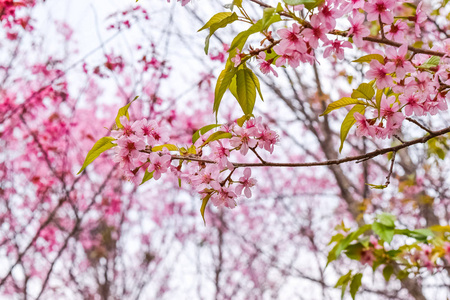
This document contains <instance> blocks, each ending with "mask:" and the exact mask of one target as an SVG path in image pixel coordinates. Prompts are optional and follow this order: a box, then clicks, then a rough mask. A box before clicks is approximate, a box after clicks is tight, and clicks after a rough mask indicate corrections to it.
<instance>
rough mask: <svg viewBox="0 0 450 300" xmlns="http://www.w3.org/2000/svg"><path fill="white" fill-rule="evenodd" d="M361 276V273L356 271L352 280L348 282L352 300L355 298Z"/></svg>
mask: <svg viewBox="0 0 450 300" xmlns="http://www.w3.org/2000/svg"><path fill="white" fill-rule="evenodd" d="M362 276H363V274H361V273H357V274H356V275H355V276H353V279H352V282H351V283H350V295H351V296H352V299H353V300H355V296H356V293H357V292H358V290H359V287H360V286H361V279H362Z"/></svg>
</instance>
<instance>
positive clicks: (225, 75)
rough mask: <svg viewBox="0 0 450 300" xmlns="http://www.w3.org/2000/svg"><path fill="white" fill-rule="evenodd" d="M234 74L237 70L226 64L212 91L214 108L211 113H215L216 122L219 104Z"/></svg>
mask: <svg viewBox="0 0 450 300" xmlns="http://www.w3.org/2000/svg"><path fill="white" fill-rule="evenodd" d="M236 72H237V68H235V67H233V66H232V65H231V63H228V62H227V64H226V66H225V69H224V70H223V71H222V72H221V73H220V75H219V77H218V78H217V83H216V88H215V91H214V107H213V112H215V113H216V120H217V114H218V112H219V106H220V102H221V101H222V98H223V95H224V94H225V92H226V90H227V89H228V87H229V86H230V83H231V80H232V79H233V77H234V75H235V74H236Z"/></svg>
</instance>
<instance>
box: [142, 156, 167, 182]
mask: <svg viewBox="0 0 450 300" xmlns="http://www.w3.org/2000/svg"><path fill="white" fill-rule="evenodd" d="M171 160H172V157H171V156H170V155H169V154H164V155H161V156H160V155H159V154H158V153H155V152H152V153H150V165H149V166H148V169H147V171H148V172H150V173H151V172H153V171H154V173H153V178H154V179H155V180H158V179H159V178H161V174H163V173H166V172H167V169H168V168H169V166H170V162H171Z"/></svg>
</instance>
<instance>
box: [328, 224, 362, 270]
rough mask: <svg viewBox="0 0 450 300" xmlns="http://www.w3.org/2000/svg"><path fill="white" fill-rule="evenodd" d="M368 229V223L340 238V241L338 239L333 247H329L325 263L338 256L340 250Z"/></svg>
mask: <svg viewBox="0 0 450 300" xmlns="http://www.w3.org/2000/svg"><path fill="white" fill-rule="evenodd" d="M369 229H370V225H364V226H362V227H360V228H358V229H357V230H356V231H354V232H352V233H350V234H349V235H347V236H346V237H345V238H344V239H342V240H341V241H339V242H338V243H337V244H336V245H335V246H334V247H333V249H331V251H330V253H329V254H328V262H327V265H328V264H329V263H330V262H331V261H333V260H335V259H337V258H338V257H339V255H340V254H341V252H342V251H343V250H344V249H346V248H347V247H348V245H350V243H351V242H353V241H354V240H355V239H357V238H358V237H359V236H360V235H361V234H363V233H364V232H366V231H367V230H369Z"/></svg>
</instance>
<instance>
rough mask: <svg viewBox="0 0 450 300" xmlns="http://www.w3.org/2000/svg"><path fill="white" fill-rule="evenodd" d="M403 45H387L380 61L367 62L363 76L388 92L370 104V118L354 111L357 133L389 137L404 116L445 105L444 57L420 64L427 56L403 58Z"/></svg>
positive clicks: (432, 110) (445, 72) (447, 85)
mask: <svg viewBox="0 0 450 300" xmlns="http://www.w3.org/2000/svg"><path fill="white" fill-rule="evenodd" d="M445 43H446V44H447V43H450V40H448V41H445ZM407 47H408V46H407V45H406V44H405V45H403V46H401V47H400V48H394V47H387V48H386V56H385V59H384V60H385V62H384V64H382V63H381V62H380V61H378V60H376V59H374V60H372V61H371V62H370V70H369V71H368V72H367V73H366V77H367V78H369V79H374V80H375V83H376V87H377V88H378V89H380V90H382V89H390V91H391V93H390V95H389V94H388V95H385V94H383V95H382V98H381V102H380V106H379V107H377V106H372V107H373V108H374V109H373V117H372V118H368V117H366V116H363V115H361V114H360V113H355V119H356V120H357V124H356V125H357V131H356V134H357V135H359V136H370V137H377V138H382V139H384V138H387V137H388V138H390V137H391V136H392V135H393V134H395V132H396V131H397V130H398V129H399V128H400V126H401V124H402V122H403V120H404V119H405V118H406V117H409V116H412V115H414V116H417V117H420V116H424V115H427V114H430V115H435V114H437V113H438V112H439V111H445V110H447V109H448V105H447V101H448V97H449V95H448V89H449V88H450V86H449V84H450V80H449V76H448V70H449V69H450V65H449V64H448V61H446V60H445V59H444V61H443V62H441V63H439V64H436V65H432V66H430V67H424V68H422V66H427V62H428V61H429V60H430V59H432V58H431V56H430V55H425V54H417V55H415V56H414V58H413V59H407V58H406V56H407V52H408V51H407V49H408V48H407ZM436 59H437V58H436ZM372 103H374V102H372Z"/></svg>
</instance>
